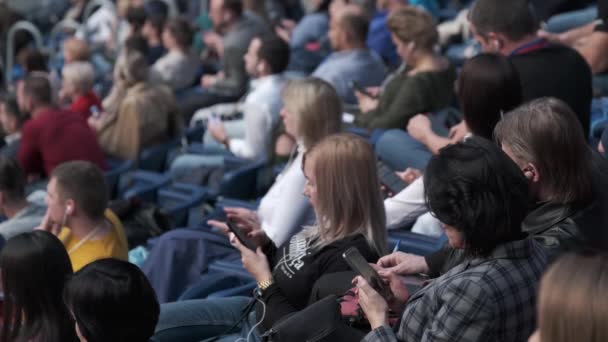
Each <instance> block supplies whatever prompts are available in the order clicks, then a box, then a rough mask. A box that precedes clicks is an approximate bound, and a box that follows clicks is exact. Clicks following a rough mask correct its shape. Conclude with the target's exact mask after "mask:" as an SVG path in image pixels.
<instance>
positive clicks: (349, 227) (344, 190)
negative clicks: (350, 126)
mask: <svg viewBox="0 0 608 342" xmlns="http://www.w3.org/2000/svg"><path fill="white" fill-rule="evenodd" d="M306 163H311V164H312V168H313V171H312V172H313V173H314V176H315V179H316V187H317V208H316V210H317V212H316V214H317V226H316V229H313V230H312V231H311V234H313V235H316V236H318V238H319V239H318V240H317V243H316V246H317V247H323V246H326V245H328V244H330V243H332V242H334V241H337V240H340V239H343V238H345V237H347V236H352V235H356V234H362V235H363V236H365V239H366V240H367V242H368V244H369V245H370V247H372V249H373V250H375V251H376V252H377V253H378V255H379V256H382V255H384V254H385V253H386V214H385V211H384V202H383V201H382V195H381V193H380V182H379V180H378V174H377V170H376V157H375V155H374V151H373V148H372V146H371V145H370V144H369V143H368V142H367V141H365V140H363V139H361V138H359V137H357V136H355V135H353V134H346V133H343V134H334V135H330V136H328V137H326V138H324V139H323V140H321V141H320V142H319V143H317V144H316V145H314V146H313V147H312V148H311V149H310V150H309V151H308V152H306V154H305V155H304V159H303V161H302V167H303V168H304V166H305V165H306Z"/></svg>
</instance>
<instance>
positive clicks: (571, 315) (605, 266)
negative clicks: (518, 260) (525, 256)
mask: <svg viewBox="0 0 608 342" xmlns="http://www.w3.org/2000/svg"><path fill="white" fill-rule="evenodd" d="M606 294H608V256H607V255H606V254H594V253H589V254H582V253H581V254H567V255H565V256H563V257H562V258H560V259H558V261H556V262H555V263H554V264H553V265H552V266H551V267H550V268H549V270H548V271H547V272H546V273H545V275H544V276H543V279H542V280H541V284H540V294H539V299H538V317H537V320H538V329H537V330H536V332H535V333H534V335H532V336H531V337H530V339H529V342H570V341H585V342H603V341H608V327H607V326H606V322H607V321H608V309H607V308H606V301H607V300H608V298H607V297H606Z"/></svg>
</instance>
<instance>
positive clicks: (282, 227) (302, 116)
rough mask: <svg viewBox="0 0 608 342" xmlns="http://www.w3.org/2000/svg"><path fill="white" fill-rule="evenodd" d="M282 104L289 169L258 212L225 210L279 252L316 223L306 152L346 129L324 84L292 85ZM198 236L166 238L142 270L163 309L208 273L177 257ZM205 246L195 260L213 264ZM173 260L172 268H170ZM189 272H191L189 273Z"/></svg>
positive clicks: (174, 233)
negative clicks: (305, 171) (288, 143)
mask: <svg viewBox="0 0 608 342" xmlns="http://www.w3.org/2000/svg"><path fill="white" fill-rule="evenodd" d="M282 98H283V106H284V107H283V109H282V110H281V118H282V120H283V123H284V125H285V131H286V133H287V134H288V135H290V136H292V137H293V138H294V139H295V140H296V141H297V145H296V146H295V147H294V148H293V149H292V150H291V154H290V157H289V160H288V162H287V165H286V166H285V168H284V169H283V171H282V172H281V173H280V174H279V175H278V176H277V177H276V180H275V181H274V183H273V184H272V187H271V188H270V189H269V190H268V192H267V193H266V194H265V195H264V196H263V197H262V199H261V200H260V205H259V206H258V208H257V210H248V209H245V208H234V207H228V208H224V212H225V214H226V216H228V217H229V218H234V219H237V220H239V222H248V225H250V226H251V225H253V226H255V227H259V228H261V229H262V230H263V231H264V234H266V236H268V238H269V239H270V240H271V241H272V242H273V243H274V245H276V246H283V245H284V244H285V243H287V242H288V241H289V239H291V237H292V236H293V235H295V234H297V233H298V232H299V231H300V230H302V227H306V226H307V225H309V224H310V223H311V220H312V219H313V213H312V210H311V208H310V203H309V201H308V199H307V198H306V197H305V196H303V195H302V191H303V189H304V185H305V183H306V179H305V178H304V174H303V173H302V160H303V156H304V152H306V150H308V149H309V148H310V147H312V145H313V144H314V143H315V142H317V141H319V140H321V139H323V138H324V137H326V136H328V135H330V134H334V133H338V132H339V131H340V129H341V127H342V103H341V101H340V98H339V97H338V95H337V94H336V91H335V90H334V89H333V87H332V86H331V85H329V84H328V83H327V82H325V81H323V80H320V79H317V78H312V77H311V78H306V79H302V80H293V81H290V82H289V83H287V85H286V86H285V88H284V89H283V92H282ZM197 233H198V232H194V233H191V232H188V233H186V234H184V230H182V229H178V230H174V231H172V232H168V233H165V234H163V235H162V236H161V237H160V239H159V241H158V242H157V244H156V245H155V246H154V248H153V249H152V250H151V251H150V256H149V257H148V259H147V260H146V263H145V264H144V265H143V266H142V269H143V270H144V272H145V273H146V276H148V279H150V281H151V282H152V286H153V287H154V289H155V290H156V293H157V295H158V297H159V301H160V302H161V303H164V302H167V301H171V300H175V299H177V296H179V295H180V294H181V292H182V291H183V290H184V289H185V287H187V286H188V285H190V284H191V283H192V282H193V281H195V280H198V279H200V274H201V272H202V271H204V269H199V268H198V267H201V266H203V267H206V262H203V263H202V264H201V263H198V262H194V260H193V259H192V257H191V255H188V254H186V255H184V254H183V253H174V251H176V250H183V249H182V246H184V245H186V246H189V247H187V248H189V249H188V251H189V252H192V250H193V249H194V248H193V247H192V245H193V243H194V242H196V241H201V240H203V238H202V237H201V234H197ZM184 235H186V237H184ZM193 241H194V242H193ZM204 245H205V244H204V241H203V243H202V246H201V247H200V248H201V251H199V252H198V253H195V254H194V255H196V256H197V258H198V260H205V261H208V260H209V258H210V257H212V255H208V254H207V252H208V250H207V249H206V248H205V246H204ZM160 260H162V262H159V261H160ZM168 260H170V261H171V262H169V265H170V266H166V265H167V261H168ZM174 265H175V266H174ZM184 268H186V269H188V270H189V272H184ZM192 269H194V270H192ZM168 275H169V276H168ZM193 275H194V278H192V276H193ZM167 283H170V285H168V286H167Z"/></svg>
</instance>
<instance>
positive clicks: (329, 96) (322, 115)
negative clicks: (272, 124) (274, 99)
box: [282, 77, 342, 148]
mask: <svg viewBox="0 0 608 342" xmlns="http://www.w3.org/2000/svg"><path fill="white" fill-rule="evenodd" d="M282 97H283V104H284V106H285V108H287V110H288V111H289V112H290V113H292V115H294V116H295V117H296V119H295V121H296V127H297V134H296V135H297V136H296V137H295V138H296V139H298V140H299V139H302V142H303V143H304V147H306V148H309V147H310V146H312V144H314V143H315V142H317V141H319V140H321V139H322V138H324V137H325V136H327V135H329V134H332V133H337V132H339V131H340V130H341V127H342V102H341V100H340V97H338V94H337V93H336V90H335V89H334V88H333V87H332V86H331V85H330V84H329V83H327V82H325V81H323V80H321V79H318V78H314V77H309V78H304V79H301V80H293V81H290V82H289V83H288V84H287V85H286V86H285V88H284V89H283V96H282Z"/></svg>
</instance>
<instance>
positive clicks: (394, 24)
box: [386, 6, 439, 51]
mask: <svg viewBox="0 0 608 342" xmlns="http://www.w3.org/2000/svg"><path fill="white" fill-rule="evenodd" d="M386 26H387V27H388V29H389V30H390V31H391V33H393V34H394V35H395V36H397V38H399V40H401V41H402V42H404V43H408V42H414V44H416V47H417V48H420V49H424V50H429V51H432V50H433V49H434V47H435V45H436V44H437V41H438V40H439V32H438V31H437V26H436V25H435V21H434V20H433V17H432V16H431V15H430V14H428V13H427V12H425V11H422V10H419V9H417V8H415V7H409V6H408V7H403V8H400V9H398V10H397V11H395V12H393V13H391V14H390V15H389V16H388V19H387V21H386Z"/></svg>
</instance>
